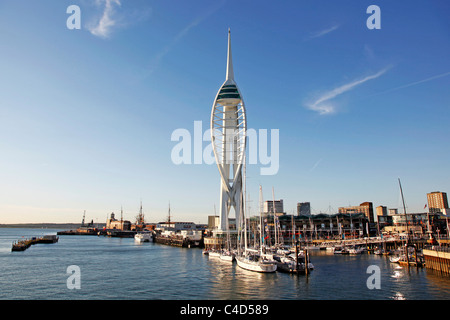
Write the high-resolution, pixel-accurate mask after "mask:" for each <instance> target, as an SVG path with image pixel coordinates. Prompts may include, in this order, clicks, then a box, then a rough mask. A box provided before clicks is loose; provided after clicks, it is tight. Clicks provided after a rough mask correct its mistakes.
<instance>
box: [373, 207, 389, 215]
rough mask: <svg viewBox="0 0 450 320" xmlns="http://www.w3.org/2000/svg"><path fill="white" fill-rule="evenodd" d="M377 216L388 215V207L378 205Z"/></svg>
mask: <svg viewBox="0 0 450 320" xmlns="http://www.w3.org/2000/svg"><path fill="white" fill-rule="evenodd" d="M376 213H377V217H379V216H387V207H385V206H378V207H377V208H376Z"/></svg>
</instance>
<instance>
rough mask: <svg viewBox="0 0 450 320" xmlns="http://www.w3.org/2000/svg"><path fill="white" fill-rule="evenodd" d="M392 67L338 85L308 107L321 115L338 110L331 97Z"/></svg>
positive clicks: (307, 106)
mask: <svg viewBox="0 0 450 320" xmlns="http://www.w3.org/2000/svg"><path fill="white" fill-rule="evenodd" d="M389 68H390V67H387V68H384V69H383V70H380V71H378V72H377V73H375V74H373V75H370V76H367V77H365V78H362V79H359V80H355V81H352V82H350V83H347V84H344V85H342V86H340V87H337V88H335V89H333V90H330V91H327V92H325V93H323V94H321V95H320V96H319V97H318V98H316V99H315V100H314V101H312V102H310V103H307V104H306V105H305V106H306V108H308V109H310V110H313V111H316V112H318V113H319V114H320V115H328V114H332V113H335V112H336V106H335V104H333V103H332V102H330V100H331V99H334V98H336V97H337V96H339V95H341V94H343V93H345V92H347V91H350V90H352V89H354V88H355V87H356V86H358V85H360V84H363V83H364V82H367V81H369V80H373V79H376V78H378V77H380V76H381V75H383V74H384V73H386V71H388V70H389Z"/></svg>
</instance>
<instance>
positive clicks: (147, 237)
mask: <svg viewBox="0 0 450 320" xmlns="http://www.w3.org/2000/svg"><path fill="white" fill-rule="evenodd" d="M134 240H136V241H137V242H151V241H152V240H153V235H152V233H151V232H138V233H136V234H135V235H134Z"/></svg>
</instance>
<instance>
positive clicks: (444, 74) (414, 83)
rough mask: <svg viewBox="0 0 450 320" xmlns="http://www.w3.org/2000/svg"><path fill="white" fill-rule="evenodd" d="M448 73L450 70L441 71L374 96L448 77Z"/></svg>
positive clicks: (449, 73)
mask: <svg viewBox="0 0 450 320" xmlns="http://www.w3.org/2000/svg"><path fill="white" fill-rule="evenodd" d="M448 75H450V72H445V73H441V74H438V75H435V76H432V77H429V78H426V79H423V80H419V81H414V82H411V83H408V84H404V85H402V86H398V87H395V88H392V89H389V90H386V91H383V92H379V93H376V94H374V96H375V95H379V94H384V93H389V92H392V91H396V90H400V89H404V88H408V87H412V86H415V85H418V84H421V83H424V82H428V81H431V80H435V79H439V78H443V77H446V76H448Z"/></svg>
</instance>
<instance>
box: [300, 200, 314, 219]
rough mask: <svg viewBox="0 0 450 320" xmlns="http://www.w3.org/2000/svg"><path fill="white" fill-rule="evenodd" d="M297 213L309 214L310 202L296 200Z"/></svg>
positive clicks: (301, 214)
mask: <svg viewBox="0 0 450 320" xmlns="http://www.w3.org/2000/svg"><path fill="white" fill-rule="evenodd" d="M297 215H298V216H310V215H311V203H309V202H297Z"/></svg>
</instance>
